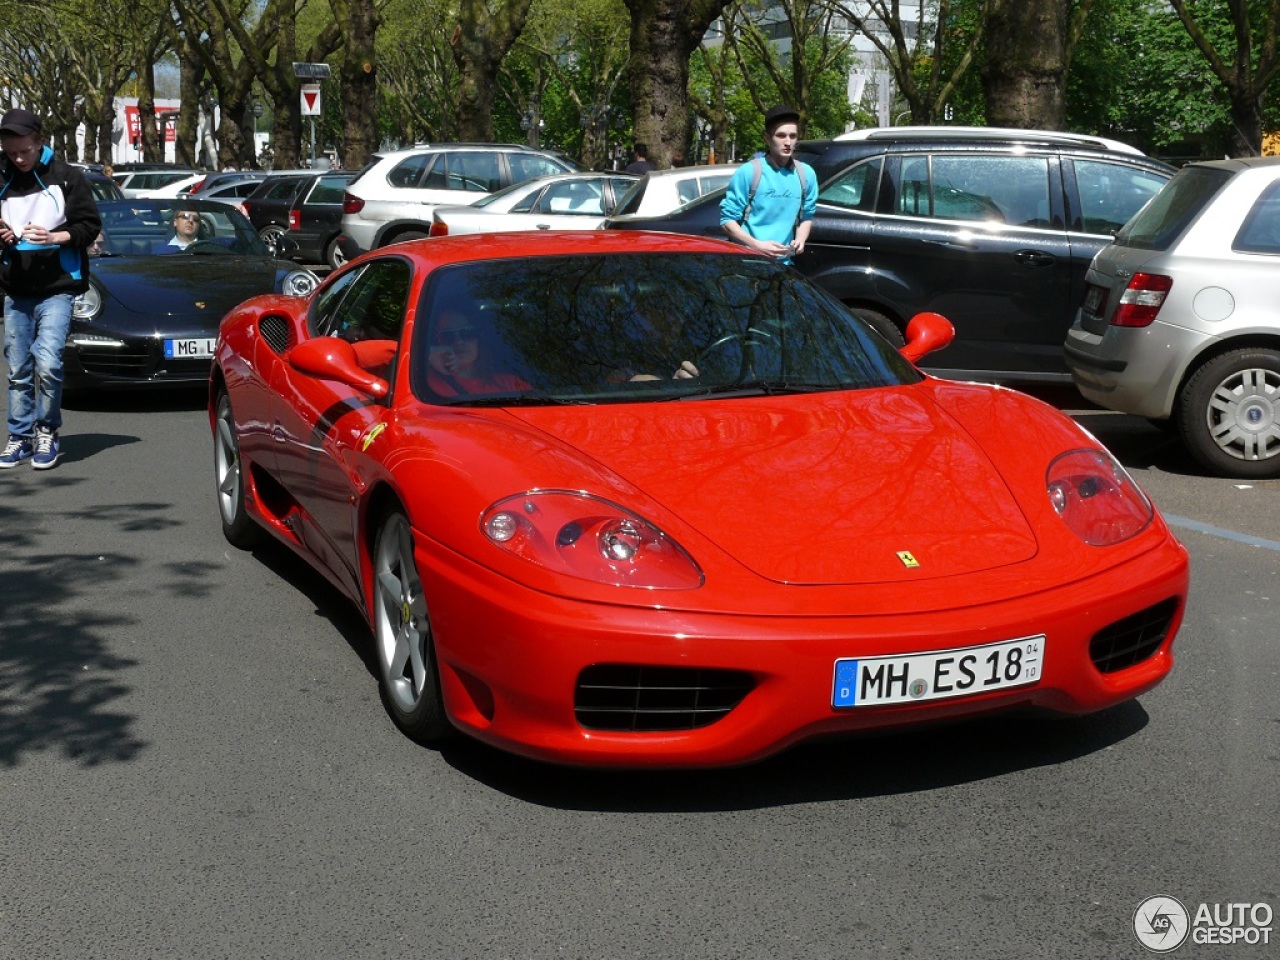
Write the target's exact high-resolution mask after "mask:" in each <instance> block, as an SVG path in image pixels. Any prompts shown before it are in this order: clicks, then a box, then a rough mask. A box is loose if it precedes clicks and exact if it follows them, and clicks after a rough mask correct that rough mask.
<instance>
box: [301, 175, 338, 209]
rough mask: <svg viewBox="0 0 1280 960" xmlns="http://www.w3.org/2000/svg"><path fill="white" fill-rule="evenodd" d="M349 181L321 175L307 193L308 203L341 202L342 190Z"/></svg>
mask: <svg viewBox="0 0 1280 960" xmlns="http://www.w3.org/2000/svg"><path fill="white" fill-rule="evenodd" d="M346 184H347V181H346V180H345V179H342V178H334V177H321V178H320V179H319V180H317V181H316V185H315V186H314V187H312V188H311V193H310V194H308V195H307V199H306V202H307V203H341V202H342V191H343V190H344V189H345V187H346Z"/></svg>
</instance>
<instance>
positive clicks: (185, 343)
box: [164, 337, 217, 360]
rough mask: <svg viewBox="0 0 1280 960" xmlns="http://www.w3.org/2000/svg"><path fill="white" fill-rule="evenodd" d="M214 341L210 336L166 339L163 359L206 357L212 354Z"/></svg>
mask: <svg viewBox="0 0 1280 960" xmlns="http://www.w3.org/2000/svg"><path fill="white" fill-rule="evenodd" d="M216 342H217V341H216V340H214V339H213V338H211V337H195V338H193V339H191V340H166V341H165V342H164V355H165V359H166V360H185V359H188V358H190V359H194V360H200V359H208V358H210V357H212V356H213V347H214V344H215V343H216Z"/></svg>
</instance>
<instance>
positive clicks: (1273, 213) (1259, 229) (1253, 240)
mask: <svg viewBox="0 0 1280 960" xmlns="http://www.w3.org/2000/svg"><path fill="white" fill-rule="evenodd" d="M1231 248H1232V249H1233V250H1238V251H1240V252H1241V253H1280V181H1276V182H1274V183H1272V184H1271V186H1269V187H1267V188H1266V189H1265V190H1263V191H1262V194H1261V195H1260V196H1259V197H1258V199H1257V201H1256V202H1255V203H1254V205H1253V209H1252V210H1250V211H1249V215H1248V216H1247V217H1245V218H1244V223H1243V224H1241V226H1240V232H1239V233H1238V234H1236V239H1235V241H1234V242H1233V243H1232V244H1231Z"/></svg>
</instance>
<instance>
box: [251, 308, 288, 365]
mask: <svg viewBox="0 0 1280 960" xmlns="http://www.w3.org/2000/svg"><path fill="white" fill-rule="evenodd" d="M258 332H259V333H261V334H262V339H263V340H265V341H267V346H269V347H270V348H271V349H272V350H274V351H275V352H276V353H278V354H280V355H282V356H283V355H284V352H285V351H286V350H288V349H289V348H290V347H292V346H293V330H292V329H291V328H290V327H289V323H288V321H286V320H285V319H284V317H277V316H275V315H274V314H270V315H268V316H265V317H263V318H262V319H261V320H259V321H258Z"/></svg>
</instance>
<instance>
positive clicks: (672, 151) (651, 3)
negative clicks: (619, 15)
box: [625, 0, 728, 168]
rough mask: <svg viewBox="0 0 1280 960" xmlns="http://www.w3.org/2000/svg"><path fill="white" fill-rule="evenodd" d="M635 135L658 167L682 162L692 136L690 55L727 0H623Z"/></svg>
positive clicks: (726, 4)
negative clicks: (628, 18)
mask: <svg viewBox="0 0 1280 960" xmlns="http://www.w3.org/2000/svg"><path fill="white" fill-rule="evenodd" d="M625 3H626V5H627V9H628V10H629V11H630V12H631V58H630V60H629V62H628V64H627V67H628V72H629V77H628V79H629V85H630V92H631V109H632V114H633V116H634V118H635V138H636V140H637V141H638V142H640V143H643V144H645V145H647V146H648V148H649V161H650V162H651V163H652V164H653V165H654V166H655V167H659V168H665V167H670V166H672V165H673V164H674V163H682V162H683V161H684V156H685V150H686V149H687V148H688V145H689V140H690V136H689V133H690V130H689V58H690V57H691V56H692V55H693V51H694V50H696V49H698V45H699V44H700V43H701V42H702V37H703V35H704V34H705V33H706V32H707V27H709V26H710V25H711V22H712V21H713V20H714V19H715V18H716V17H718V16H719V15H720V13H721V11H723V10H724V8H725V7H726V6H728V0H625Z"/></svg>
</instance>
